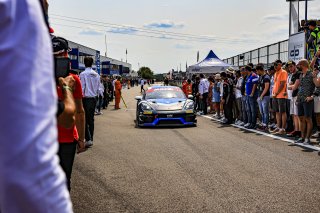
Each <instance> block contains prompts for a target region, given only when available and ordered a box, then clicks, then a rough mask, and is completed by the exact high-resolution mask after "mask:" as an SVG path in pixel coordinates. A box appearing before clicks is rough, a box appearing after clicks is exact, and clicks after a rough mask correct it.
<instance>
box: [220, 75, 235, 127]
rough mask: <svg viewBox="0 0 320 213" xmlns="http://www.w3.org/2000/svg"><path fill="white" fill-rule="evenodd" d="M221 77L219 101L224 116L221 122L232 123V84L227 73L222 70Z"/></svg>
mask: <svg viewBox="0 0 320 213" xmlns="http://www.w3.org/2000/svg"><path fill="white" fill-rule="evenodd" d="M220 75H221V78H222V80H223V94H222V96H221V97H222V98H221V103H222V104H223V108H224V116H225V119H224V120H223V121H222V123H223V124H232V122H233V114H232V104H233V100H232V95H233V94H232V93H233V85H232V84H231V83H230V81H229V79H228V77H227V73H225V72H222V73H221V74H220Z"/></svg>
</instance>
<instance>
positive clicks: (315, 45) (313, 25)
mask: <svg viewBox="0 0 320 213" xmlns="http://www.w3.org/2000/svg"><path fill="white" fill-rule="evenodd" d="M308 27H309V30H310V32H311V33H310V36H309V38H308V40H307V43H308V45H309V47H310V49H312V50H313V54H312V55H311V57H312V58H313V57H314V55H315V54H316V52H318V50H319V46H320V43H319V42H320V30H319V28H318V27H317V22H316V21H313V20H311V21H309V22H308Z"/></svg>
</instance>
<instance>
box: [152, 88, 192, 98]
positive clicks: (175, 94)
mask: <svg viewBox="0 0 320 213" xmlns="http://www.w3.org/2000/svg"><path fill="white" fill-rule="evenodd" d="M171 98H179V99H184V98H186V96H185V95H184V93H183V92H182V90H181V89H179V88H160V89H149V90H147V91H146V99H147V100H148V99H171Z"/></svg>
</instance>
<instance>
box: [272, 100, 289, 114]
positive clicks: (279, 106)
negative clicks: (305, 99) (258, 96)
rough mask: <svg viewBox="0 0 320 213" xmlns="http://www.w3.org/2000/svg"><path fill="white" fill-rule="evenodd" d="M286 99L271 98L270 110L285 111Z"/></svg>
mask: <svg viewBox="0 0 320 213" xmlns="http://www.w3.org/2000/svg"><path fill="white" fill-rule="evenodd" d="M286 105H287V100H286V99H285V98H273V99H272V110H273V112H280V113H286V112H287V107H286Z"/></svg>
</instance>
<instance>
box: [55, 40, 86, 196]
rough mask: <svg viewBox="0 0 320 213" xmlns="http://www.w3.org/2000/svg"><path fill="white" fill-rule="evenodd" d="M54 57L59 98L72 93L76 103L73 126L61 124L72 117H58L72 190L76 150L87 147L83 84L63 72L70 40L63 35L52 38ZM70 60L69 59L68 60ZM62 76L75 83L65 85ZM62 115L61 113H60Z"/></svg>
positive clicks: (64, 165) (62, 154)
mask: <svg viewBox="0 0 320 213" xmlns="http://www.w3.org/2000/svg"><path fill="white" fill-rule="evenodd" d="M52 43H53V50H54V57H55V63H56V70H55V75H56V78H58V80H59V82H61V83H60V84H59V85H57V92H58V97H59V100H65V98H66V97H67V96H66V94H68V93H72V96H73V99H74V103H75V112H74V113H73V116H72V117H74V122H73V123H72V124H71V127H69V128H66V126H63V125H61V122H62V121H65V119H70V118H61V117H60V118H58V121H59V122H58V141H59V151H58V156H59V158H60V165H61V167H62V169H63V171H64V172H65V174H66V177H67V187H68V190H69V191H70V190H71V174H72V167H73V163H74V158H75V154H76V152H77V153H78V154H79V153H81V152H84V151H86V147H85V140H84V136H85V128H84V127H85V113H84V109H83V105H82V86H81V82H80V79H79V77H78V76H76V75H73V74H70V73H69V72H68V71H65V72H63V71H64V70H68V69H69V67H68V66H69V63H67V64H66V67H64V66H62V65H60V64H63V65H65V63H62V62H64V61H65V59H68V50H69V46H68V41H67V40H66V39H64V38H61V37H54V38H53V39H52ZM67 61H68V60H67ZM62 77H65V78H66V79H71V78H72V79H73V80H74V85H71V87H70V86H68V85H64V84H63V81H64V80H62ZM60 116H61V115H60Z"/></svg>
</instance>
